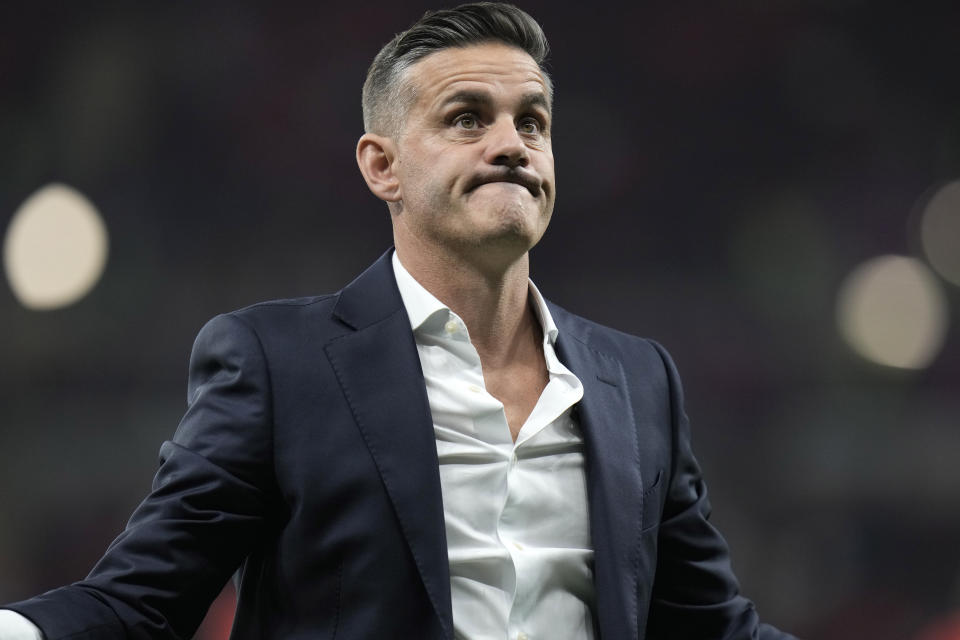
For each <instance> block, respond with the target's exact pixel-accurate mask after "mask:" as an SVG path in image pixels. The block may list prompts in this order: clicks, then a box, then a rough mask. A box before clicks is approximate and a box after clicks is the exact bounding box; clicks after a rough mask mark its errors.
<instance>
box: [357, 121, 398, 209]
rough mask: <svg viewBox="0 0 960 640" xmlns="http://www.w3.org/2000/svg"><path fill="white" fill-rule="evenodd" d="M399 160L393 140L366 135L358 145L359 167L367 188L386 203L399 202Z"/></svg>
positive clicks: (375, 135)
mask: <svg viewBox="0 0 960 640" xmlns="http://www.w3.org/2000/svg"><path fill="white" fill-rule="evenodd" d="M396 158H397V153H396V146H395V145H394V143H393V139H391V138H387V137H386V136H379V135H377V134H375V133H365V134H363V135H362V136H360V141H359V142H358V143H357V165H358V166H359V167H360V173H362V174H363V179H364V180H366V182H367V187H369V188H370V191H372V192H373V195H375V196H377V197H378V198H380V199H381V200H383V201H384V202H399V201H400V199H401V198H402V197H403V196H402V194H401V193H400V180H399V179H398V178H397V175H396V172H395V171H394V168H395V167H394V161H395V160H396Z"/></svg>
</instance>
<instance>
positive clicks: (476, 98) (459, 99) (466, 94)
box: [442, 91, 493, 107]
mask: <svg viewBox="0 0 960 640" xmlns="http://www.w3.org/2000/svg"><path fill="white" fill-rule="evenodd" d="M448 104H475V105H480V106H484V107H487V106H490V105H492V104H493V98H492V97H490V94H488V93H484V92H483V91H457V92H456V93H451V94H450V95H449V96H447V97H446V98H444V99H443V102H442V105H443V106H446V105H448Z"/></svg>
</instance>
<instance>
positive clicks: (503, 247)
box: [5, 4, 790, 640]
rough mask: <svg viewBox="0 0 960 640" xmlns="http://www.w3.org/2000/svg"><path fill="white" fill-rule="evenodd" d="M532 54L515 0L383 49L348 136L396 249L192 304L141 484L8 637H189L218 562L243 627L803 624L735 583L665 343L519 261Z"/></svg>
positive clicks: (424, 629) (404, 634)
mask: <svg viewBox="0 0 960 640" xmlns="http://www.w3.org/2000/svg"><path fill="white" fill-rule="evenodd" d="M546 52H547V43H546V40H545V38H544V36H543V33H542V32H541V30H540V28H539V26H538V25H537V24H536V22H534V21H533V20H532V19H531V18H530V17H529V16H528V15H527V14H525V13H523V12H522V11H520V10H519V9H516V8H515V7H512V6H510V5H502V4H473V5H463V6H461V7H458V8H456V9H453V10H448V11H441V12H437V13H433V14H428V15H426V16H424V18H422V19H421V20H420V21H419V22H418V23H417V24H415V25H414V26H413V27H412V28H411V29H409V30H408V31H406V32H404V33H402V34H400V35H398V36H397V37H396V38H395V39H394V40H393V41H391V42H390V43H389V44H387V45H386V46H385V47H384V49H383V50H382V51H381V52H380V53H379V54H378V56H377V58H376V59H375V60H374V63H373V65H372V66H371V68H370V71H369V73H368V77H367V82H366V84H365V86H364V100H363V106H364V124H365V128H366V133H365V134H364V135H363V136H362V137H361V138H360V142H359V144H358V146H357V161H358V164H359V167H360V170H361V172H362V173H363V176H364V178H365V180H366V182H367V185H368V186H369V188H370V190H371V191H372V192H373V193H374V194H375V195H376V196H377V197H379V198H380V199H382V200H384V201H385V202H386V203H387V205H388V208H389V210H390V215H391V220H392V223H393V231H394V241H395V249H396V250H395V251H393V252H388V253H387V254H386V255H385V256H384V257H383V258H381V259H380V260H379V261H378V262H377V263H375V264H374V265H373V266H372V267H370V268H369V269H368V270H367V271H366V272H364V273H363V274H362V275H361V276H360V277H359V278H357V279H356V280H355V281H354V282H353V283H351V284H350V285H348V286H347V287H346V288H344V289H343V290H342V291H341V292H339V293H337V294H335V295H331V296H322V297H317V298H309V299H299V300H288V301H278V302H270V303H264V304H261V305H256V306H254V307H250V308H247V309H244V310H241V311H237V312H234V313H230V314H226V315H223V316H219V317H217V318H215V319H214V320H212V321H211V322H210V323H208V324H207V326H206V327H204V329H203V330H202V331H201V333H200V335H199V336H198V338H197V341H196V344H195V346H194V352H193V355H192V358H191V370H190V381H189V389H190V392H189V400H190V406H189V409H188V411H187V413H186V415H185V417H184V419H183V421H182V422H181V424H180V427H179V428H178V430H177V433H176V435H175V437H174V439H173V441H172V442H167V443H164V445H163V447H162V448H161V452H160V455H161V467H160V470H159V472H158V473H157V476H156V479H155V481H154V486H153V491H152V493H151V494H150V496H148V497H147V499H146V500H145V501H144V502H143V504H142V505H141V506H140V507H139V508H138V509H137V511H136V512H135V513H134V515H133V517H132V518H131V520H130V523H129V524H128V526H127V529H126V531H125V532H124V533H123V534H122V535H121V536H120V537H119V538H118V539H117V540H116V541H115V542H114V543H113V545H111V547H110V549H109V550H108V551H107V553H106V555H105V556H104V558H103V559H102V560H101V561H100V563H98V565H97V566H96V567H95V568H94V570H93V572H92V573H91V574H90V576H88V578H87V579H86V580H84V581H82V582H79V583H77V584H74V585H72V586H69V587H64V588H61V589H57V590H54V591H51V592H49V593H47V594H44V595H42V596H39V597H37V598H33V599H31V600H27V601H25V602H21V603H17V604H13V605H10V606H9V609H11V610H12V611H15V612H18V613H12V612H10V611H8V612H6V613H5V615H6V617H7V618H10V619H12V620H13V622H12V624H14V625H20V626H22V627H23V628H24V631H23V634H24V635H10V636H9V637H11V638H13V637H23V638H29V637H40V636H39V635H36V634H38V633H39V632H38V631H37V630H36V627H39V628H40V629H42V630H43V634H44V636H45V637H46V638H47V639H48V640H55V639H58V638H73V639H77V638H84V639H95V638H125V637H130V638H156V637H189V636H190V635H191V634H192V633H193V631H194V630H195V628H196V626H197V625H198V624H199V622H200V620H201V618H202V617H203V614H204V611H205V610H206V607H207V606H208V604H209V602H210V601H211V600H212V599H213V597H214V596H215V595H216V594H217V592H218V591H219V590H220V588H221V587H222V585H223V583H224V582H225V581H226V580H227V579H228V578H229V577H230V576H231V575H232V574H234V573H235V572H236V574H237V580H238V585H239V589H238V593H239V599H238V607H237V616H236V621H235V624H234V630H233V637H235V638H334V637H338V638H384V637H385V638H410V639H421V638H454V637H456V638H471V639H472V638H477V639H480V638H483V639H485V638H511V639H512V638H517V639H520V640H523V639H525V638H595V637H603V638H607V639H621V638H682V639H684V640H690V639H704V640H706V639H714V638H717V639H719V638H729V639H733V638H744V639H746V638H758V637H761V638H789V637H790V636H787V635H785V634H781V633H779V632H777V631H776V630H774V629H772V628H770V627H766V626H763V625H760V624H759V623H758V621H757V616H756V614H755V612H754V610H753V606H752V605H751V603H750V602H749V601H747V600H746V599H744V598H742V597H741V596H739V595H738V593H737V583H736V580H735V579H734V577H733V575H732V573H731V571H730V567H729V564H728V560H727V552H726V546H725V543H724V542H723V539H722V538H721V537H720V535H719V534H718V533H717V532H716V530H714V529H713V528H712V526H711V525H710V524H709V523H708V522H707V517H708V513H709V506H708V504H707V499H706V493H705V489H704V485H703V482H702V479H701V477H700V472H699V468H698V466H697V464H696V461H695V460H694V458H693V455H692V453H691V451H690V443H689V434H688V428H687V425H686V419H685V417H684V414H683V409H682V398H681V392H680V388H679V381H678V379H677V376H676V372H675V370H674V368H673V365H672V363H671V362H670V360H669V358H668V356H667V355H666V353H665V352H664V351H663V350H662V349H661V348H660V347H659V346H657V345H655V344H653V343H650V342H648V341H645V340H642V339H639V338H634V337H631V336H628V335H625V334H622V333H619V332H615V331H613V330H610V329H607V328H604V327H601V326H599V325H596V324H593V323H590V322H588V321H586V320H583V319H581V318H578V317H576V316H573V315H571V314H570V313H568V312H566V311H564V310H562V309H560V308H558V307H556V306H553V305H551V304H548V303H546V302H545V301H544V300H543V298H542V297H541V296H540V294H539V292H538V291H537V290H536V288H535V287H534V286H533V285H532V284H531V283H530V281H529V279H528V271H529V263H528V251H529V250H530V248H531V247H533V246H534V245H535V244H536V243H537V241H538V240H539V239H540V237H541V236H542V235H543V233H544V231H545V230H546V227H547V224H548V223H549V220H550V216H551V213H552V211H553V203H554V198H555V192H556V190H555V183H554V172H553V156H552V150H551V124H552V122H551V113H552V97H553V96H552V88H551V84H550V79H549V76H548V75H547V73H546V72H545V71H544V69H543V66H542V65H543V60H544V57H545V55H546ZM431 425H432V428H431ZM21 616H22V617H21ZM27 620H29V621H32V622H28V621H27ZM8 624H10V623H8ZM34 624H35V625H36V627H33V625H34ZM11 629H12V627H11ZM9 633H14V632H13V631H10V632H9ZM30 634H35V635H30Z"/></svg>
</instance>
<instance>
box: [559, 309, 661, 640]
mask: <svg viewBox="0 0 960 640" xmlns="http://www.w3.org/2000/svg"><path fill="white" fill-rule="evenodd" d="M550 312H551V314H552V315H553V317H554V321H555V322H556V323H557V325H558V328H559V329H560V333H559V339H558V341H557V352H558V356H559V357H560V359H561V361H563V363H564V364H565V365H566V366H567V367H568V368H569V369H570V370H571V371H572V372H573V373H575V374H576V375H577V377H578V378H580V381H581V382H582V383H583V400H582V401H581V403H580V408H579V417H580V427H581V430H582V431H583V437H584V442H585V445H586V460H587V462H586V464H587V486H588V492H589V498H590V535H591V538H592V542H593V548H594V584H595V585H596V614H597V617H598V619H599V623H598V626H599V628H600V635H601V637H603V638H636V637H638V634H637V586H638V585H637V580H638V573H639V570H638V562H639V547H638V535H639V532H640V526H641V525H640V514H641V513H642V508H643V505H642V504H641V500H642V493H643V492H642V490H641V478H640V471H639V468H640V465H639V448H638V444H637V432H636V427H635V421H634V416H633V410H632V408H631V404H630V400H629V397H628V395H627V383H626V379H625V376H624V373H623V367H622V366H621V364H620V362H619V360H617V359H616V358H614V357H613V356H610V355H607V354H604V353H601V352H599V351H595V350H593V349H591V348H590V347H588V346H587V341H586V338H587V337H589V336H582V335H579V334H582V333H583V328H582V325H580V323H578V322H576V320H575V318H573V317H571V316H570V315H569V314H568V313H566V312H565V311H563V310H562V309H559V308H558V307H556V306H553V305H551V307H550Z"/></svg>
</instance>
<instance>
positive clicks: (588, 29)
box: [0, 0, 960, 640]
mask: <svg viewBox="0 0 960 640" xmlns="http://www.w3.org/2000/svg"><path fill="white" fill-rule="evenodd" d="M721 4H722V6H720V5H721ZM429 6H430V5H426V4H420V3H404V4H403V5H402V6H401V5H400V4H399V3H396V2H386V1H383V0H371V1H369V2H366V3H363V4H362V6H361V5H356V4H351V3H330V4H326V3H322V2H310V3H307V2H273V3H270V4H269V5H268V4H267V3H265V2H264V3H250V2H236V1H231V2H207V3H203V4H202V5H200V4H197V3H186V2H163V3H161V2H144V3H127V4H126V5H125V6H123V7H117V6H114V3H97V2H79V3H56V4H55V3H21V4H20V5H19V6H17V7H11V6H9V5H5V6H4V7H3V8H2V9H0V233H2V234H3V271H4V275H5V278H3V283H4V284H3V286H2V287H0V327H2V329H3V331H2V334H0V335H2V337H0V602H5V601H11V600H16V599H21V598H24V597H28V596H30V595H32V594H35V593H37V592H40V591H43V590H46V589H49V588H52V587H54V586H57V585H60V584H63V583H67V582H71V581H74V580H77V579H80V578H82V577H83V576H84V575H85V574H86V572H87V571H88V570H89V568H90V567H91V566H92V565H93V563H94V562H95V561H96V559H97V558H98V557H99V556H100V554H101V553H102V551H103V550H104V548H105V547H106V545H107V544H108V543H109V541H110V540H111V539H112V538H113V537H114V536H115V535H116V534H117V533H118V532H119V531H120V530H121V529H122V528H123V526H124V523H125V521H126V518H127V516H128V515H129V513H130V512H131V510H132V509H133V508H134V507H135V506H136V504H137V503H138V502H139V500H140V499H141V498H142V497H143V495H144V494H145V493H146V492H147V491H148V489H149V486H150V480H151V477H152V474H153V471H154V469H155V468H156V464H157V451H158V449H159V446H160V443H161V442H162V441H163V440H164V439H167V438H169V437H170V435H171V434H172V433H173V431H174V429H175V428H176V425H177V423H178V421H179V418H180V415H181V413H182V411H183V409H184V408H185V403H186V397H185V396H186V391H185V390H186V371H187V359H188V356H189V351H190V347H191V344H192V341H193V337H194V335H195V334H196V332H197V331H198V330H199V328H200V327H201V326H202V325H203V323H204V322H205V321H206V320H207V319H208V318H210V317H211V316H213V315H215V314H217V313H220V312H224V311H228V310H231V309H234V308H237V307H241V306H244V305H247V304H250V303H253V302H256V301H259V300H263V299H268V298H278V297H291V296H301V295H311V294H318V293H324V292H331V291H335V290H337V289H339V288H340V287H341V286H343V285H344V284H345V283H347V282H348V281H349V280H351V279H352V278H353V277H354V276H355V275H356V274H357V273H359V272H360V271H361V270H362V269H363V268H364V267H365V266H366V265H368V264H369V263H370V262H372V261H373V260H374V259H376V258H377V257H378V256H379V255H380V254H381V253H382V252H383V251H384V250H386V249H387V247H388V246H389V245H390V227H389V220H388V215H387V211H386V207H385V206H384V205H383V204H382V203H380V202H379V201H377V200H375V199H374V198H373V196H371V195H370V194H369V193H368V192H367V190H366V188H365V186H364V184H363V181H362V179H361V177H360V174H359V172H358V171H357V169H356V166H355V163H354V159H353V152H354V145H355V143H356V139H357V138H358V136H359V135H360V133H361V132H362V125H361V117H360V88H361V85H362V82H363V78H364V74H365V71H366V67H367V65H368V64H369V62H370V61H371V60H372V58H373V56H374V55H375V53H376V52H377V50H378V49H379V47H380V46H381V45H382V44H384V43H385V42H386V41H387V40H388V39H389V38H390V37H392V35H393V34H394V33H395V32H397V31H399V30H402V29H403V28H405V27H406V26H408V25H409V24H410V23H411V22H412V21H413V20H415V19H416V18H417V17H418V16H419V15H420V13H422V11H423V10H424V9H426V8H428V7H429ZM521 6H522V7H523V8H525V9H527V10H528V11H529V12H530V13H531V14H532V15H534V17H536V18H538V19H539V20H540V21H541V23H542V24H543V26H544V28H545V30H546V33H547V35H548V37H549V38H550V40H551V42H552V45H553V53H552V55H551V59H550V68H551V70H552V73H553V77H554V81H555V84H556V92H557V93H556V96H557V97H556V100H557V102H556V108H555V130H554V151H555V154H556V161H557V175H558V200H557V207H556V211H555V214H554V221H553V223H552V226H551V229H550V231H549V232H548V233H547V236H546V238H545V240H544V241H543V242H542V243H541V245H540V246H539V247H537V248H536V249H535V250H534V253H533V277H534V279H535V281H536V282H537V284H538V286H539V287H540V289H541V290H542V291H543V292H544V293H545V295H546V296H547V297H549V298H551V299H552V300H554V301H555V302H557V303H559V304H561V305H563V306H565V307H567V308H568V309H570V310H572V311H574V312H576V313H579V314H583V315H586V316H588V317H590V318H592V319H595V320H598V321H600V322H603V323H605V324H608V325H611V326H613V327H616V328H618V329H621V330H624V331H628V332H631V333H636V334H641V335H644V336H648V337H651V338H655V339H656V340H658V341H660V342H662V343H663V344H665V345H666V346H667V348H668V349H669V350H670V351H671V353H672V354H673V356H674V357H675V359H676V361H677V364H678V366H679V367H680V371H681V374H682V375H683V379H684V383H685V387H686V394H687V411H688V413H689V414H690V417H691V421H692V424H693V429H694V444H695V449H696V451H697V452H698V455H699V458H700V461H701V463H702V465H703V467H704V469H705V472H706V475H707V479H708V482H709V485H710V488H711V496H712V502H713V504H714V511H715V514H714V521H715V522H716V523H717V524H718V525H719V527H720V528H721V530H723V531H724V532H725V534H726V536H727V538H728V539H729V542H730V544H731V546H732V549H733V561H734V567H735V569H736V571H737V573H738V575H739V577H740V579H741V582H742V585H743V588H744V591H745V592H746V593H747V594H748V595H749V596H750V597H752V598H753V599H754V600H755V601H756V602H757V605H758V607H759V610H760V613H761V617H762V618H763V619H765V620H766V621H768V622H771V623H774V624H776V625H778V626H780V627H783V628H785V629H788V630H791V631H793V632H794V633H797V634H799V635H802V636H803V637H805V638H810V639H814V640H816V639H823V640H833V639H841V638H842V639H844V640H849V639H850V638H871V639H874V640H878V639H879V640H883V639H891V640H900V639H906V640H956V639H957V638H960V616H958V612H960V544H958V541H960V509H958V505H960V464H958V462H957V458H958V456H960V393H958V390H960V320H958V318H960V288H958V286H960V83H958V82H957V77H958V76H957V73H958V72H957V63H958V61H960V5H957V4H955V3H929V4H924V3H911V4H910V5H907V4H906V3H883V2H866V1H857V0H832V1H826V0H822V1H814V0H808V1H801V0H793V1H789V0H772V1H766V2H759V1H756V0H754V1H746V0H744V1H732V2H726V3H710V4H707V3H703V4H694V3H686V2H679V3H676V2H674V3H648V4H640V3H630V4H627V3H622V4H618V3H591V5H590V6H589V8H587V7H585V6H584V5H582V4H581V3H564V2H546V1H536V2H533V1H531V2H522V3H521ZM231 607H232V593H231V592H230V591H229V589H228V590H227V591H226V592H225V593H224V594H223V595H222V596H221V599H220V600H218V602H217V604H216V605H215V606H214V608H213V609H212V610H211V615H210V616H209V618H208V621H207V623H206V624H205V626H204V628H203V629H201V631H200V632H198V636H197V637H198V638H201V639H203V640H213V639H214V638H225V637H226V629H228V628H229V624H230V617H231V615H232V609H231Z"/></svg>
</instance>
